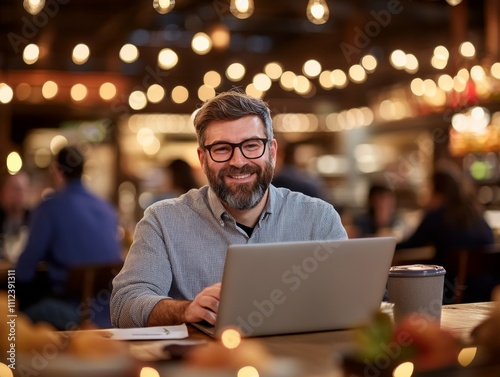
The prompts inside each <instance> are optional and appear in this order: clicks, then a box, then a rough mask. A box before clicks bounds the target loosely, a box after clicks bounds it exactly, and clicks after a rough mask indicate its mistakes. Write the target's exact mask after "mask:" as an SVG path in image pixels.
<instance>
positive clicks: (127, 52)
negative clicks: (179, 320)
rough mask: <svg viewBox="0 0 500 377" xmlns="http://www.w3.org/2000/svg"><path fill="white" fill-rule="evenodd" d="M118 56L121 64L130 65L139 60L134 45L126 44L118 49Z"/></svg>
mask: <svg viewBox="0 0 500 377" xmlns="http://www.w3.org/2000/svg"><path fill="white" fill-rule="evenodd" d="M119 56H120V59H121V60H122V61H123V62H125V63H132V62H135V61H136V60H137V59H138V58H139V50H138V49H137V47H136V46H135V45H133V44H131V43H127V44H125V45H123V47H122V48H121V49H120V53H119Z"/></svg>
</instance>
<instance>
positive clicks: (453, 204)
mask: <svg viewBox="0 0 500 377" xmlns="http://www.w3.org/2000/svg"><path fill="white" fill-rule="evenodd" d="M470 188H471V185H470V182H466V181H465V179H464V177H463V176H462V175H461V174H460V173H459V172H458V170H454V169H452V166H448V165H446V166H443V167H441V168H438V169H436V171H435V172H434V173H433V175H432V179H431V196H430V199H429V202H428V205H427V208H426V209H425V213H424V216H423V218H422V220H421V222H420V224H419V225H418V226H417V228H416V230H415V231H414V233H413V234H412V235H410V236H409V238H407V239H406V240H405V241H403V242H400V243H398V244H397V247H396V248H397V249H407V248H415V247H422V246H428V245H432V246H434V248H435V256H434V258H433V260H431V261H430V263H432V264H437V265H440V266H443V267H444V268H445V269H446V270H447V273H446V280H447V281H448V283H446V285H445V292H444V302H445V303H451V302H453V300H454V298H455V297H456V295H457V292H456V291H455V290H456V289H462V288H461V287H455V279H456V276H457V272H458V271H456V270H455V267H454V265H455V263H456V260H454V259H455V258H456V257H457V252H458V251H460V250H470V251H477V252H478V253H479V252H480V250H482V249H483V248H485V247H489V246H491V245H492V244H493V243H494V236H493V231H492V229H491V228H490V226H489V225H488V223H487V222H486V221H485V219H484V217H483V213H482V210H481V208H480V206H479V204H478V203H477V201H476V196H475V195H473V194H472V193H471V191H470ZM396 252H397V251H396ZM485 273H486V272H485ZM484 278H485V279H486V280H489V277H487V276H484ZM479 280H483V279H481V278H480V279H479ZM479 280H478V281H476V282H468V283H467V284H468V285H469V284H470V286H469V288H468V289H467V290H466V291H465V292H466V293H467V294H469V295H470V296H469V298H465V299H464V300H465V301H489V299H490V297H489V296H490V293H491V289H492V286H489V287H488V286H487V285H490V284H489V283H486V280H485V285H484V286H483V287H480V285H483V283H482V282H480V281H479ZM475 284H479V285H478V286H477V287H474V285H475ZM492 284H494V283H492ZM474 290H476V292H474ZM475 295H476V297H474V296H475ZM477 295H478V296H477ZM478 297H480V298H478Z"/></svg>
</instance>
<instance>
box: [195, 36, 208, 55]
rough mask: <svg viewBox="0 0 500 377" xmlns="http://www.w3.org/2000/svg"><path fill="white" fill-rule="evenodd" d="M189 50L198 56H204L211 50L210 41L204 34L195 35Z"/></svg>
mask: <svg viewBox="0 0 500 377" xmlns="http://www.w3.org/2000/svg"><path fill="white" fill-rule="evenodd" d="M191 48H192V49H193V51H194V52H196V53H197V54H198V55H205V54H208V53H209V52H210V50H211V49H212V40H211V39H210V37H209V36H208V35H207V34H205V33H201V32H200V33H196V34H195V35H194V37H193V40H192V41H191Z"/></svg>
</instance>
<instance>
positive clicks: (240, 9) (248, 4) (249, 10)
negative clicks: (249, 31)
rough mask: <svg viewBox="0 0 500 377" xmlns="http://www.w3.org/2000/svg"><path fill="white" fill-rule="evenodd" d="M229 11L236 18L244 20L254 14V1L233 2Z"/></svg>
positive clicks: (234, 0)
mask: <svg viewBox="0 0 500 377" xmlns="http://www.w3.org/2000/svg"><path fill="white" fill-rule="evenodd" d="M229 10H230V11H231V13H232V14H233V15H234V16H235V17H237V18H240V19H242V20H244V19H245V18H248V17H250V16H251V15H252V14H253V0H231V4H230V5H229Z"/></svg>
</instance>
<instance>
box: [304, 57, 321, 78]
mask: <svg viewBox="0 0 500 377" xmlns="http://www.w3.org/2000/svg"><path fill="white" fill-rule="evenodd" d="M302 72H303V73H304V75H306V76H307V77H309V78H314V77H318V76H319V74H320V73H321V64H320V63H319V62H318V61H317V60H314V59H310V60H308V61H306V62H305V63H304V65H303V66H302Z"/></svg>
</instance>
